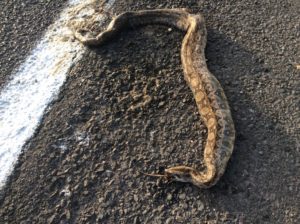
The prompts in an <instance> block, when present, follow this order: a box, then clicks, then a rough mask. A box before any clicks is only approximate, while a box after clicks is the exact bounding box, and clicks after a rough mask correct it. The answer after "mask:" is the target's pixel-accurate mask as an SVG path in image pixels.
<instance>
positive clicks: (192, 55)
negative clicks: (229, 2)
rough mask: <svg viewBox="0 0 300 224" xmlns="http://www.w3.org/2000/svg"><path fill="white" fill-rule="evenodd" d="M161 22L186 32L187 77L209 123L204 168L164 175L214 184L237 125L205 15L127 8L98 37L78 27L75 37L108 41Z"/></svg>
mask: <svg viewBox="0 0 300 224" xmlns="http://www.w3.org/2000/svg"><path fill="white" fill-rule="evenodd" d="M149 24H161V25H166V26H171V27H175V28H177V29H179V30H182V31H184V32H186V34H185V37H184V39H183V42H182V47H181V61H182V66H183V71H184V78H185V80H186V82H187V83H188V85H189V87H190V89H191V90H192V92H193V95H194V98H195V101H196V104H197V107H198V110H199V113H200V115H201V118H202V119H203V121H204V123H205V125H206V127H207V141H206V145H205V149H204V157H203V158H204V165H205V169H204V171H201V172H199V171H197V170H196V169H194V168H192V167H188V166H175V167H170V168H168V169H165V171H164V174H163V175H159V174H158V175H156V174H154V176H163V177H166V178H167V179H169V180H174V181H180V182H190V183H192V184H194V185H196V186H197V187H200V188H208V187H211V186H213V185H214V184H215V183H216V182H217V181H218V180H219V178H220V177H221V176H222V175H223V173H224V171H225V168H226V166H227V162H228V160H229V158H230V157H231V154H232V151H233V147H234V140H235V129H234V124H233V121H232V117H231V113H230V108H229V105H228V102H227V99H226V96H225V94H224V91H223V89H222V87H221V85H220V83H219V82H218V80H217V79H216V78H215V77H214V76H213V75H212V73H210V71H209V70H208V68H207V65H206V59H205V53H204V50H205V46H206V35H207V34H206V33H207V32H206V28H205V21H204V18H203V16H202V15H198V14H197V15H195V14H190V13H188V12H187V10H185V9H156V10H142V11H136V12H125V13H122V14H120V15H118V16H117V17H115V18H114V19H113V20H112V21H111V22H110V24H109V26H108V28H107V29H106V30H105V31H104V32H101V33H100V34H99V35H97V36H96V37H95V38H86V37H84V36H82V34H81V33H80V32H79V31H78V32H75V37H76V38H77V39H78V40H79V41H80V42H82V43H83V44H84V45H88V46H96V45H101V44H104V43H105V42H106V41H109V40H110V39H111V38H112V37H114V36H115V35H117V34H118V33H119V32H120V30H122V29H124V28H128V27H136V26H143V25H149Z"/></svg>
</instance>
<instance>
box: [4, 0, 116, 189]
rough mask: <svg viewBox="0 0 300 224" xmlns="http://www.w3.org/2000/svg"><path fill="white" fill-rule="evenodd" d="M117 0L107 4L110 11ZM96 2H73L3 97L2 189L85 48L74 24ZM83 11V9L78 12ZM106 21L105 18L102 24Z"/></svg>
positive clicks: (92, 10)
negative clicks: (78, 38) (72, 26)
mask: <svg viewBox="0 0 300 224" xmlns="http://www.w3.org/2000/svg"><path fill="white" fill-rule="evenodd" d="M114 2H115V0H110V1H108V3H107V4H106V5H105V10H109V9H110V8H111V7H112V5H113V4H114ZM93 3H94V0H89V1H84V0H72V1H70V2H69V5H68V7H67V8H66V9H65V10H64V11H63V12H62V13H61V15H60V17H59V19H58V20H57V21H56V22H55V23H54V24H53V25H51V26H50V27H49V29H48V31H47V32H46V34H45V36H44V37H43V39H42V40H41V41H40V43H39V44H38V45H37V47H36V48H35V49H34V50H33V52H32V53H31V55H30V56H29V57H28V58H27V59H26V60H25V62H24V63H23V64H22V65H21V66H20V68H19V69H18V70H17V72H16V73H15V74H13V75H12V80H11V81H10V82H9V83H8V84H7V85H6V86H5V87H4V88H3V89H2V92H1V94H0V188H2V187H3V186H4V184H5V181H6V178H7V176H8V175H9V174H10V173H11V171H12V170H13V166H14V164H15V162H16V161H17V158H18V155H19V154H20V152H21V150H22V147H23V146H24V143H25V142H26V141H27V140H28V139H29V138H30V137H31V136H32V135H33V133H34V131H35V129H36V128H37V126H38V124H39V122H40V120H41V118H42V116H43V113H44V111H45V109H46V107H47V105H48V104H49V103H50V102H51V101H52V100H53V99H54V98H55V97H56V96H57V95H58V93H59V89H60V87H61V86H62V85H63V83H64V81H65V80H66V76H67V73H68V72H69V70H70V68H71V67H72V65H73V64H74V63H76V62H77V61H78V60H79V59H80V58H81V57H82V55H83V52H84V49H85V48H84V47H83V46H82V45H81V44H80V43H79V42H77V41H71V40H72V38H73V35H72V31H71V30H70V28H69V27H68V26H67V24H70V21H74V22H76V21H79V22H82V20H83V18H84V17H87V16H90V15H92V14H93V13H95V10H94V7H93ZM78 9H80V10H78ZM101 20H102V22H103V17H100V19H99V21H100V22H101Z"/></svg>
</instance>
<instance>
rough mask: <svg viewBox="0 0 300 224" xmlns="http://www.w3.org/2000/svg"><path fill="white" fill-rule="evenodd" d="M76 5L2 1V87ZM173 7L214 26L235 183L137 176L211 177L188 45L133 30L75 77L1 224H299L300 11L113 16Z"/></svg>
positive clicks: (294, 7) (37, 139)
mask: <svg viewBox="0 0 300 224" xmlns="http://www.w3.org/2000/svg"><path fill="white" fill-rule="evenodd" d="M29 2H30V3H29ZM65 3H66V1H28V3H25V2H24V1H19V0H13V1H9V2H7V1H2V2H1V3H0V7H1V14H0V31H1V33H0V56H1V59H0V84H1V88H2V87H3V86H4V85H5V83H6V82H7V81H8V80H9V78H10V74H11V73H12V72H13V70H14V69H15V68H16V67H17V66H18V65H19V64H20V63H22V61H23V60H24V58H25V57H26V55H28V54H29V53H30V50H31V49H32V48H33V47H34V46H35V43H36V42H37V41H38V40H39V38H41V37H42V35H43V33H44V32H45V30H46V29H47V27H48V26H49V25H50V24H51V23H52V22H53V21H54V20H55V18H56V17H57V16H58V13H59V12H60V11H61V10H62V9H63V7H64V6H65V5H66V4H65ZM175 7H176V8H177V7H180V8H182V7H186V8H190V9H191V11H192V12H194V13H203V15H204V16H205V18H206V25H207V29H208V45H207V49H206V56H207V60H208V61H207V63H208V67H209V69H210V70H211V72H212V73H213V74H214V75H215V76H216V77H217V78H218V79H219V81H220V82H221V84H222V86H223V88H224V91H225V93H226V95H227V97H228V100H229V103H230V106H231V108H232V113H233V119H234V122H235V126H236V132H237V139H236V144H235V149H234V153H233V156H232V158H231V160H230V163H229V165H228V168H227V170H226V173H225V175H224V176H223V178H222V179H221V180H220V181H219V182H218V184H217V185H216V186H215V187H213V188H211V189H208V190H200V189H198V188H196V187H194V186H192V185H190V184H183V183H170V184H166V183H163V182H161V181H159V180H157V179H155V178H151V177H146V176H144V175H142V174H141V173H140V172H139V171H144V172H149V173H150V172H158V171H162V170H163V169H164V168H166V167H169V166H173V165H178V164H189V165H194V166H196V167H201V159H202V156H201V153H202V150H203V145H204V143H205V138H206V130H205V127H204V124H203V122H202V121H201V119H200V118H199V114H198V112H197V107H196V104H195V102H194V100H193V97H192V94H191V92H190V90H189V88H188V87H187V85H186V83H185V81H184V79H183V71H182V68H181V62H180V52H179V51H180V46H181V40H182V38H183V36H184V34H183V33H181V32H179V31H177V30H175V29H169V28H168V27H163V26H147V27H144V28H132V29H130V30H125V31H124V32H122V33H121V34H120V35H119V37H117V38H115V39H114V40H112V41H111V42H110V43H108V44H106V45H105V46H103V47H101V48H90V49H87V50H86V53H85V55H84V56H83V58H82V59H81V60H80V61H79V62H78V63H77V64H76V65H75V66H74V67H73V68H72V70H71V72H70V73H69V75H68V79H67V81H66V83H65V85H64V86H63V87H62V90H61V92H60V94H59V96H58V98H57V99H56V100H55V102H53V103H52V105H51V107H50V108H49V109H48V110H47V113H46V114H45V116H44V118H43V121H42V122H41V125H40V126H39V128H38V129H37V131H36V132H35V135H34V136H33V138H32V139H31V140H30V141H29V142H28V143H27V145H26V150H24V152H23V153H22V154H21V156H20V158H19V161H18V163H17V165H16V167H15V170H14V172H13V174H12V175H11V176H10V178H9V180H8V182H7V184H6V186H5V187H4V189H2V191H1V196H0V223H46V222H48V223H95V222H98V223H299V222H300V204H299V202H300V189H299V187H300V178H299V176H300V129H299V124H300V115H299V106H300V102H299V99H300V92H299V91H300V76H299V75H300V70H299V69H297V68H296V66H295V65H296V64H299V63H300V45H299V42H300V24H299V21H300V4H299V3H298V2H297V1H296V0H293V1H292V0H290V1H286V0H282V1H280V0H277V1H270V0H262V1H246V0H240V1H235V0H231V1H196V0H189V1H188V0H180V1H179V0H178V1H165V0H160V1H152V0H151V1H150V0H149V1H147V0H143V1H133V0H132V1H116V3H115V5H114V6H113V9H112V12H113V13H115V14H118V13H121V12H123V11H126V10H139V9H152V8H175ZM148 99H151V100H150V101H149V100H148Z"/></svg>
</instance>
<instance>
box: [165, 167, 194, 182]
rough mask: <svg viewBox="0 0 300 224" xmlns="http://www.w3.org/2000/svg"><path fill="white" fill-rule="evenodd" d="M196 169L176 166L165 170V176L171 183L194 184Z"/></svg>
mask: <svg viewBox="0 0 300 224" xmlns="http://www.w3.org/2000/svg"><path fill="white" fill-rule="evenodd" d="M193 172H194V169H193V168H191V167H187V166H175V167H171V168H168V169H165V176H166V178H167V179H168V180H169V181H179V182H188V183H193V177H192V174H193Z"/></svg>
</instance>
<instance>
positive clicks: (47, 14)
mask: <svg viewBox="0 0 300 224" xmlns="http://www.w3.org/2000/svg"><path fill="white" fill-rule="evenodd" d="M65 3H66V0H59V1H48V0H33V1H22V0H19V1H18V0H13V1H1V2H0V9H1V12H0V59H1V60H0V89H1V88H2V86H3V84H4V83H5V82H7V80H8V79H9V77H10V75H11V73H12V72H14V71H16V69H17V68H18V67H19V65H20V63H22V62H23V61H24V59H25V58H26V55H28V54H29V53H30V51H31V50H32V49H33V48H34V46H35V45H36V43H37V41H38V40H39V39H40V38H41V36H42V35H43V33H44V32H45V30H46V29H47V28H48V26H49V25H50V24H52V22H53V21H54V19H55V18H56V16H57V14H58V13H59V12H60V10H61V9H62V7H63V6H64V5H65Z"/></svg>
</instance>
